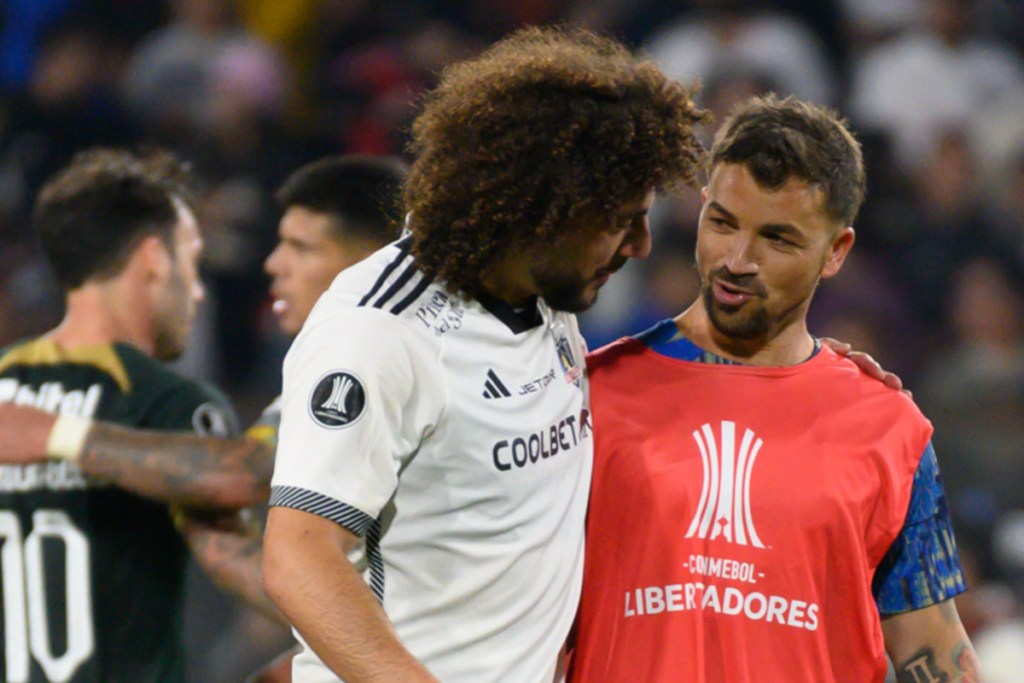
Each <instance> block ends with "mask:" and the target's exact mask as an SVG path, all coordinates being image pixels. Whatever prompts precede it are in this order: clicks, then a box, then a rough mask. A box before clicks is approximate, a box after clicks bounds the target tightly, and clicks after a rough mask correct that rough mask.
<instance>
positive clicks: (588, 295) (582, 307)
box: [544, 289, 599, 313]
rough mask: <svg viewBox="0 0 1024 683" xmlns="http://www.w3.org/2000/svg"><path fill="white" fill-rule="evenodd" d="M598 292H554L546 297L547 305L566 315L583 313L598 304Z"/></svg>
mask: <svg viewBox="0 0 1024 683" xmlns="http://www.w3.org/2000/svg"><path fill="white" fill-rule="evenodd" d="M598 294H599V291H598V290H596V289H595V290H593V291H586V290H584V291H582V292H580V291H576V292H572V293H569V292H552V293H550V295H547V294H546V295H544V301H545V302H546V303H547V305H548V306H549V307H550V308H552V309H554V310H556V311H564V312H566V313H583V312H584V311H586V310H588V309H589V308H591V307H592V306H593V305H594V304H595V303H597V296H598Z"/></svg>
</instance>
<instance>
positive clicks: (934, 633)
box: [882, 600, 981, 683]
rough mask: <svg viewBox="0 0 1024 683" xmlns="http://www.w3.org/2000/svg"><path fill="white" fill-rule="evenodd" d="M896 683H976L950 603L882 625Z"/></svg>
mask: <svg viewBox="0 0 1024 683" xmlns="http://www.w3.org/2000/svg"><path fill="white" fill-rule="evenodd" d="M882 632H883V634H884V635H885V641H886V649H887V650H888V651H889V656H890V657H891V658H892V660H893V665H894V667H895V668H896V679H897V680H898V681H900V683H980V682H981V673H980V671H979V667H978V658H977V656H976V655H975V654H974V648H973V647H972V646H971V641H970V639H968V637H967V633H966V632H965V631H964V628H963V626H962V625H961V624H960V617H959V616H958V615H957V612H956V607H955V605H954V604H953V601H952V600H947V601H945V602H943V603H940V604H938V605H934V606H932V607H928V608H925V609H923V610H919V611H917V612H910V613H907V614H901V615H897V616H895V617H892V618H890V619H886V620H885V621H883V622H882Z"/></svg>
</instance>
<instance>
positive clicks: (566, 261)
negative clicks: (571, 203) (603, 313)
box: [530, 191, 654, 313]
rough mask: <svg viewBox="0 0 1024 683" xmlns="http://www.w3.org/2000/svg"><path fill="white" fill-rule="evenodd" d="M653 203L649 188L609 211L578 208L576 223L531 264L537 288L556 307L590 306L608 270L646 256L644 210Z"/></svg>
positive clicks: (647, 242)
mask: <svg viewBox="0 0 1024 683" xmlns="http://www.w3.org/2000/svg"><path fill="white" fill-rule="evenodd" d="M653 202H654V192H653V191H651V192H648V193H646V194H644V195H642V196H640V197H637V198H636V199H635V200H633V201H630V202H627V203H626V204H625V205H623V206H622V207H620V208H619V210H618V211H617V212H615V213H614V214H613V215H611V216H609V215H607V214H605V213H603V212H594V211H583V212H581V213H580V215H579V216H578V217H577V218H575V219H573V220H574V223H575V224H574V225H572V226H570V227H569V229H568V236H567V237H566V238H565V239H564V240H563V241H562V242H561V243H560V244H559V245H558V246H557V247H555V248H553V249H549V250H547V251H546V252H544V253H542V254H540V255H539V257H538V258H537V259H536V261H535V262H534V263H533V264H531V266H530V276H531V278H532V281H533V284H534V288H535V290H536V291H537V292H538V293H539V294H540V296H542V297H543V298H544V300H545V301H547V302H548V304H549V305H550V306H551V307H552V308H555V309H557V310H560V311H570V312H573V313H578V312H580V311H585V310H587V309H588V308H590V307H591V306H593V305H594V302H595V301H597V294H598V291H599V290H600V289H601V287H603V286H604V284H605V283H606V282H608V278H610V277H611V275H612V273H614V272H615V271H617V270H619V269H620V268H622V266H624V265H626V261H627V260H629V259H631V258H646V257H647V255H648V254H649V253H650V251H651V230H650V225H649V224H648V222H647V214H648V212H649V211H650V209H651V204H652V203H653ZM609 222H611V226H612V227H611V229H608V224H609Z"/></svg>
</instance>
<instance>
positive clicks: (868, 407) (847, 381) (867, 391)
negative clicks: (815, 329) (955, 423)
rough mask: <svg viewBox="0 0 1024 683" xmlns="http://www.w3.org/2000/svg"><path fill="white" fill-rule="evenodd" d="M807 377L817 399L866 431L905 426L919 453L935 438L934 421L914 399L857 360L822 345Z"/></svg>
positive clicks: (913, 446)
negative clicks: (885, 383) (862, 368)
mask: <svg viewBox="0 0 1024 683" xmlns="http://www.w3.org/2000/svg"><path fill="white" fill-rule="evenodd" d="M808 370H809V371H810V372H809V373H808V374H807V375H806V378H807V379H808V380H809V381H810V382H812V383H813V384H814V386H815V389H814V392H813V393H814V400H815V401H816V402H820V403H819V405H822V406H830V407H832V408H834V409H836V410H839V411H841V412H842V415H843V416H844V420H845V421H846V422H848V423H850V424H856V425H860V428H862V429H863V430H865V431H866V432H870V433H875V434H882V433H884V432H886V431H889V430H894V429H899V430H902V431H903V432H904V433H905V434H907V435H908V437H910V438H911V442H912V444H913V445H912V447H911V450H915V451H916V453H915V455H916V456H920V454H921V453H922V452H923V451H924V448H925V446H926V445H927V442H928V439H930V438H931V433H932V425H931V422H929V421H928V419H927V418H926V417H925V416H924V414H923V413H922V412H921V409H920V408H918V406H917V404H916V403H914V400H913V399H912V398H910V397H909V396H907V395H906V394H904V393H903V392H901V391H896V390H895V389H890V388H889V387H887V386H885V385H884V384H882V382H880V381H878V380H876V379H874V378H872V377H869V376H868V375H866V374H865V373H864V372H862V371H861V370H860V368H858V367H857V366H856V365H855V364H854V363H853V361H850V360H848V359H846V358H843V357H841V356H839V355H837V354H836V353H835V352H833V351H832V350H831V349H829V348H827V347H825V348H822V350H821V352H820V354H819V357H818V358H815V359H814V361H813V362H812V363H810V364H808Z"/></svg>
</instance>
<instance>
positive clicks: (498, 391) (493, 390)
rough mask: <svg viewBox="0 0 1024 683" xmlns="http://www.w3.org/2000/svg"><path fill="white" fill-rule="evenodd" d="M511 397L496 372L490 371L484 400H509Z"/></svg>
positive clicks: (485, 385)
mask: <svg viewBox="0 0 1024 683" xmlns="http://www.w3.org/2000/svg"><path fill="white" fill-rule="evenodd" d="M511 395H512V394H510V393H509V391H508V389H507V388H506V387H505V385H504V384H503V383H502V381H501V380H500V379H498V375H496V374H495V372H494V370H488V371H487V381H486V382H484V398H508V397H509V396H511Z"/></svg>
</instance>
